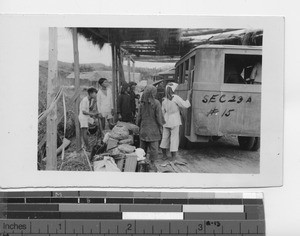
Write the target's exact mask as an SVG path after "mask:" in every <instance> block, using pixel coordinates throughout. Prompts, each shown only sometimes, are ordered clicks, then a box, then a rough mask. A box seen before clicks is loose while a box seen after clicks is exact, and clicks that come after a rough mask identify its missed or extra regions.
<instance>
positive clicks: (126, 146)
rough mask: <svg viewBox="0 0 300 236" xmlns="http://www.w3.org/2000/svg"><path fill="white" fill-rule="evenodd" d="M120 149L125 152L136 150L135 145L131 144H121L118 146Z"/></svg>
mask: <svg viewBox="0 0 300 236" xmlns="http://www.w3.org/2000/svg"><path fill="white" fill-rule="evenodd" d="M118 149H119V150H120V152H123V153H132V152H134V150H135V146H131V145H129V144H121V145H119V146H118Z"/></svg>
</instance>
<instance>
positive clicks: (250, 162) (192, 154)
mask: <svg viewBox="0 0 300 236" xmlns="http://www.w3.org/2000/svg"><path fill="white" fill-rule="evenodd" d="M176 160H178V161H183V162H186V163H187V165H186V166H187V167H188V169H189V170H190V172H195V173H243V174H250V173H251V174H258V173H259V166H260V165H259V164H260V151H259V150H258V151H244V150H241V149H240V147H239V145H238V142H237V138H235V137H223V138H221V139H219V140H218V141H215V142H209V143H196V144H193V146H192V147H191V148H190V149H189V150H179V152H178V155H177V158H176ZM165 163H166V162H165V161H162V160H157V164H158V165H161V164H162V165H163V164H165Z"/></svg>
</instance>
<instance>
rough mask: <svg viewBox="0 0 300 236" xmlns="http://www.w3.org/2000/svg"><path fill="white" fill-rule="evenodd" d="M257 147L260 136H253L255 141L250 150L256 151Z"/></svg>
mask: <svg viewBox="0 0 300 236" xmlns="http://www.w3.org/2000/svg"><path fill="white" fill-rule="evenodd" d="M259 148H260V137H255V141H254V144H253V146H252V148H251V151H257V150H258V149H259Z"/></svg>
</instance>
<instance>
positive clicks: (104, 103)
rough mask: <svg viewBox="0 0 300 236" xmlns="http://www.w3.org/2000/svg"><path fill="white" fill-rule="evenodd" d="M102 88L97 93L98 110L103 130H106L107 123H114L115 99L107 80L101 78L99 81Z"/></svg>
mask: <svg viewBox="0 0 300 236" xmlns="http://www.w3.org/2000/svg"><path fill="white" fill-rule="evenodd" d="M98 84H99V86H100V88H99V91H98V93H97V108H98V112H99V113H100V119H101V124H102V129H105V122H106V121H107V122H109V123H112V122H113V115H114V110H113V97H112V90H111V88H110V87H109V83H108V81H107V79H105V78H101V79H99V81H98Z"/></svg>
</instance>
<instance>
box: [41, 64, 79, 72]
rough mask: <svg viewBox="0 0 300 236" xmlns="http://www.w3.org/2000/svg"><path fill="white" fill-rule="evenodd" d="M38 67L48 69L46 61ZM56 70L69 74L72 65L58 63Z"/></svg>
mask: <svg viewBox="0 0 300 236" xmlns="http://www.w3.org/2000/svg"><path fill="white" fill-rule="evenodd" d="M39 64H40V67H44V68H47V69H48V61H40V63H39ZM57 64H58V70H60V71H64V72H68V73H71V72H72V71H73V65H72V63H68V62H63V61H58V63H57Z"/></svg>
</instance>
